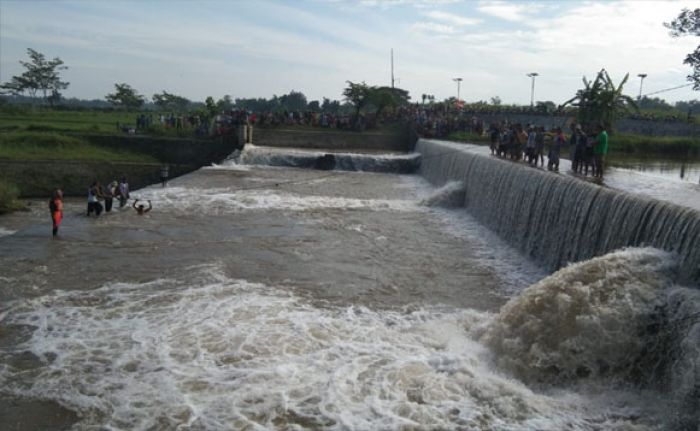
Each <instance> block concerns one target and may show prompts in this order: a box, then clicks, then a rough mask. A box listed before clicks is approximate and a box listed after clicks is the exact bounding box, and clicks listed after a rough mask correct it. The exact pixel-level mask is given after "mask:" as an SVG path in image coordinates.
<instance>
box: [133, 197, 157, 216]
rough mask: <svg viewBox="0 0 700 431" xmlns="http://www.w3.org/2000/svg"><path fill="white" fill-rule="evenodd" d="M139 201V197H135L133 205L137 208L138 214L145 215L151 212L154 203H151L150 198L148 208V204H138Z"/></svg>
mask: <svg viewBox="0 0 700 431" xmlns="http://www.w3.org/2000/svg"><path fill="white" fill-rule="evenodd" d="M138 201H139V200H138V199H135V200H134V203H133V204H132V206H133V207H134V209H135V210H136V213H137V214H138V215H144V214H146V213H147V212H149V211H150V210H151V209H152V208H153V205H151V201H150V200H149V201H146V202H148V208H146V205H144V204H141V205H136V203H137V202H138Z"/></svg>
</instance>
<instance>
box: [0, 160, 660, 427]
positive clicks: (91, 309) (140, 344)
mask: <svg viewBox="0 0 700 431" xmlns="http://www.w3.org/2000/svg"><path fill="white" fill-rule="evenodd" d="M449 193H450V187H449V186H448V187H446V188H445V189H444V190H434V189H431V188H430V187H429V186H428V185H427V183H425V182H424V181H423V180H422V179H420V178H419V177H415V176H399V175H386V174H368V173H352V172H319V171H307V170H297V169H286V168H266V167H237V166H233V167H223V168H217V169H204V170H201V171H198V172H195V173H192V174H190V175H187V176H184V177H181V178H179V179H177V180H175V181H172V182H171V183H170V184H169V186H168V187H167V188H165V189H163V188H159V187H152V188H147V189H144V190H140V191H137V192H134V195H135V196H136V197H139V198H142V199H151V200H152V202H153V206H154V208H153V210H152V211H151V212H150V213H148V214H146V215H144V216H138V215H136V214H135V213H134V211H133V210H130V209H127V208H125V209H123V210H120V211H115V212H112V213H110V214H104V215H103V216H101V217H100V218H97V219H96V218H87V217H86V216H85V215H84V210H85V208H84V204H83V203H82V202H81V201H71V200H69V201H67V203H66V218H65V221H64V224H63V226H62V227H61V231H60V237H59V238H58V239H56V240H52V239H51V238H50V237H49V230H50V226H49V224H48V222H47V220H46V218H47V217H46V214H44V212H43V210H42V204H41V203H36V204H35V205H33V208H34V209H33V211H32V212H30V213H23V214H20V215H17V214H15V215H13V216H12V217H10V218H4V219H0V226H3V229H4V231H3V236H0V268H1V269H0V286H2V288H1V289H0V301H1V302H0V303H1V305H0V316H1V317H0V324H1V325H2V329H1V331H2V332H0V396H1V397H2V400H3V401H4V402H5V403H4V404H5V405H6V406H7V405H11V406H13V407H4V410H2V409H0V413H2V415H0V423H2V424H4V425H10V426H12V427H13V428H15V429H37V428H42V427H43V426H44V425H43V424H46V423H51V424H53V425H52V427H47V428H45V429H51V428H53V429H61V428H65V427H71V426H72V427H73V428H74V429H105V428H108V429H163V430H166V429H191V430H204V429H206V430H220V429H300V428H305V429H320V428H323V429H357V430H365V429H460V428H461V429H500V430H513V429H547V430H559V429H586V430H588V429H591V430H593V429H615V428H617V429H656V428H657V427H658V426H659V424H660V423H662V418H663V413H662V412H663V408H665V404H664V403H660V402H658V398H657V397H660V395H657V394H656V393H655V392H653V391H651V392H649V391H638V390H636V389H631V388H627V387H626V386H625V385H622V386H613V387H611V386H608V385H606V384H601V383H599V382H593V383H592V384H590V385H588V384H586V385H576V384H567V385H565V386H563V387H562V386H555V387H547V386H541V385H539V384H537V382H536V380H537V379H534V380H535V382H534V383H533V382H530V381H529V380H528V379H526V378H522V379H521V380H519V379H518V378H517V376H518V375H519V374H518V373H516V372H513V371H511V370H509V368H508V367H507V366H499V365H498V364H499V363H501V362H503V361H502V360H498V361H497V360H495V359H496V358H494V354H493V352H492V350H490V349H489V348H488V347H487V344H485V343H483V342H481V341H480V340H481V337H482V335H480V334H483V333H484V331H486V328H487V327H488V326H489V325H490V324H491V323H492V322H493V320H494V317H495V316H496V312H497V310H498V309H499V308H500V307H501V306H502V305H503V304H505V303H506V301H508V300H509V299H510V298H512V297H517V295H518V294H519V292H521V291H522V290H523V289H524V288H525V287H526V286H528V285H529V284H531V283H532V282H534V281H536V280H538V279H539V278H541V277H543V276H544V275H545V274H544V273H543V272H542V271H541V270H540V269H538V268H537V267H536V266H535V265H533V264H531V263H530V262H529V261H528V260H527V259H525V258H524V257H522V256H520V255H518V254H517V253H516V252H515V251H513V250H512V249H511V248H509V247H508V246H506V245H505V244H504V243H503V242H501V241H500V240H498V239H497V238H495V237H494V236H493V235H492V234H490V233H489V231H487V230H485V229H484V228H482V227H481V226H480V225H478V224H477V223H475V222H474V221H473V220H472V219H470V218H469V216H468V215H467V214H465V213H464V212H460V211H455V210H452V209H449V208H441V207H440V206H439V204H438V206H436V202H437V203H439V202H441V199H440V195H441V194H449ZM621 259H622V258H621ZM625 259H626V258H625ZM625 259H622V260H623V262H625V263H627V260H625ZM638 264H639V263H638V262H637V263H635V262H632V263H629V265H628V266H630V267H631V266H633V265H638ZM572 286H576V288H577V289H579V288H581V283H580V282H579V283H578V284H575V285H572ZM584 287H585V286H584ZM649 289H652V288H651V287H650V288H649ZM624 302H625V304H627V305H628V303H629V301H624ZM529 303H530V302H528V304H529ZM511 308H512V307H511ZM521 308H523V309H528V310H529V308H528V307H521ZM530 308H531V307H530ZM628 308H629V307H628ZM527 313H530V311H527ZM605 318H609V315H608V316H606V317H605ZM525 326H527V325H525ZM496 328H497V330H496V329H492V330H490V331H486V334H487V335H488V336H490V337H492V338H493V335H492V334H494V333H496V334H506V333H507V330H506V329H503V328H502V327H501V326H497V327H496ZM523 329H526V327H524V328H523ZM489 334H491V335H489ZM507 336H508V337H511V339H513V340H515V339H516V338H517V337H520V335H517V334H516V335H507ZM555 336H556V335H555ZM591 336H592V337H594V339H595V334H594V333H593V334H592V335H591ZM502 337H506V335H503V336H502ZM499 339H501V338H499ZM513 343H515V344H510V345H508V346H504V347H501V346H500V345H499V347H498V348H499V349H501V348H502V349H504V351H506V350H508V351H511V350H514V351H515V350H517V349H516V347H517V341H513ZM510 359H511V361H510V362H513V361H515V360H516V359H517V358H510ZM525 382H527V384H526V383H525ZM28 417H29V418H31V419H32V420H34V421H35V422H31V421H30V420H29V419H27V418H28ZM52 418H53V419H52ZM36 421H39V422H36ZM42 421H43V422H42ZM52 421H53V422H52ZM629 427H636V428H629Z"/></svg>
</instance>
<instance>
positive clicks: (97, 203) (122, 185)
mask: <svg viewBox="0 0 700 431" xmlns="http://www.w3.org/2000/svg"><path fill="white" fill-rule="evenodd" d="M114 199H116V200H117V201H119V208H122V207H123V206H124V205H126V203H127V201H128V200H129V183H128V182H127V181H126V178H122V179H121V181H119V182H117V181H116V180H115V181H112V182H111V183H109V185H107V187H102V185H101V184H100V182H99V181H93V183H92V184H90V187H88V190H87V215H88V217H89V216H90V215H91V214H93V213H94V214H95V217H99V216H100V214H101V213H102V211H103V209H104V211H105V212H110V211H111V210H112V204H113V201H114ZM102 202H104V207H103V206H102Z"/></svg>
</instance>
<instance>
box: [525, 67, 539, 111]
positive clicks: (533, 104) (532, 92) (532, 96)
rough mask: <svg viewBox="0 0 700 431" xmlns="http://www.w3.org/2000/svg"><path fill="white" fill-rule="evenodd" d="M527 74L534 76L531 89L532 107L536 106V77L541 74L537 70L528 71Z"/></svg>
mask: <svg viewBox="0 0 700 431" xmlns="http://www.w3.org/2000/svg"><path fill="white" fill-rule="evenodd" d="M527 76H529V77H530V78H532V89H531V90H530V108H534V107H535V77H536V76H540V74H539V73H537V72H532V73H528V74H527Z"/></svg>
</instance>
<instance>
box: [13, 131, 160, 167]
mask: <svg viewBox="0 0 700 431" xmlns="http://www.w3.org/2000/svg"><path fill="white" fill-rule="evenodd" d="M0 159H7V160H28V161H29V160H72V161H82V160H85V161H106V162H141V163H157V162H158V160H156V159H155V158H154V157H152V156H149V155H146V154H141V153H135V152H130V151H125V150H116V149H111V148H105V147H101V146H96V145H92V144H90V143H89V142H87V141H85V140H84V139H81V138H78V137H73V136H65V135H61V134H59V133H40V132H5V133H0Z"/></svg>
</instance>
